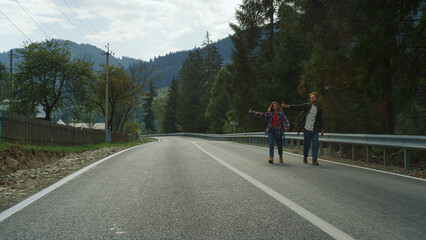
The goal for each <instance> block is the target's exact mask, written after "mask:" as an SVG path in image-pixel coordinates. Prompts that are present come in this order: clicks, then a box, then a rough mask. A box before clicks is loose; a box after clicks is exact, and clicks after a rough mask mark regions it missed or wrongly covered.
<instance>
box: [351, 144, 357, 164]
mask: <svg viewBox="0 0 426 240" xmlns="http://www.w3.org/2000/svg"><path fill="white" fill-rule="evenodd" d="M355 160H356V146H355V145H353V144H352V161H355Z"/></svg>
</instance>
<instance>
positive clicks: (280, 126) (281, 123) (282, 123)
mask: <svg viewBox="0 0 426 240" xmlns="http://www.w3.org/2000/svg"><path fill="white" fill-rule="evenodd" d="M251 114H252V115H254V116H255V117H258V118H264V119H266V120H268V126H267V127H266V130H265V135H268V132H269V131H270V130H271V128H272V117H273V115H274V113H273V112H256V111H251ZM276 129H277V132H276V134H275V138H280V137H282V134H283V131H286V132H288V131H289V130H290V123H289V122H288V120H287V117H286V116H285V114H284V113H283V112H280V114H279V115H278V122H277V127H276Z"/></svg>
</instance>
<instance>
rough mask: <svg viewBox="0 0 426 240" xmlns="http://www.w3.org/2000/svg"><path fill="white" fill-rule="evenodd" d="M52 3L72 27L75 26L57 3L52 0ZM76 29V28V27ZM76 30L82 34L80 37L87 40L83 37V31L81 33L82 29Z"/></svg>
mask: <svg viewBox="0 0 426 240" xmlns="http://www.w3.org/2000/svg"><path fill="white" fill-rule="evenodd" d="M51 1H52V2H53V4H55V6H56V7H57V8H58V10H59V11H60V12H61V13H62V15H63V16H64V17H65V18H66V19H67V20H68V22H69V23H70V24H71V25H72V26H74V24H73V23H72V22H71V20H70V19H69V18H68V17H67V15H65V13H64V12H63V11H62V9H61V8H60V7H59V6H58V5H57V4H56V3H55V1H53V0H51ZM74 27H75V26H74ZM76 30H77V31H78V33H80V35H81V36H82V37H83V38H86V37H85V36H84V35H83V33H81V31H80V29H78V28H77V27H76Z"/></svg>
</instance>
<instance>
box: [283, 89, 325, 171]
mask: <svg viewBox="0 0 426 240" xmlns="http://www.w3.org/2000/svg"><path fill="white" fill-rule="evenodd" d="M309 97H310V99H311V103H305V104H302V105H291V106H290V105H286V104H284V103H283V104H282V105H281V106H282V108H288V109H291V110H302V111H303V116H302V119H301V120H300V122H299V128H300V129H299V132H300V130H301V129H302V128H303V163H308V154H309V148H310V146H311V142H312V164H313V165H319V164H318V145H319V131H321V137H323V136H324V127H323V125H322V109H321V108H320V107H319V106H318V93H317V92H313V93H311V94H309Z"/></svg>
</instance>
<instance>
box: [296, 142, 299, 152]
mask: <svg viewBox="0 0 426 240" xmlns="http://www.w3.org/2000/svg"><path fill="white" fill-rule="evenodd" d="M296 144H297V147H296V149H297V150H299V148H300V141H299V140H296Z"/></svg>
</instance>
